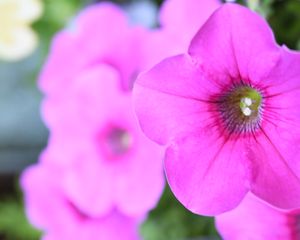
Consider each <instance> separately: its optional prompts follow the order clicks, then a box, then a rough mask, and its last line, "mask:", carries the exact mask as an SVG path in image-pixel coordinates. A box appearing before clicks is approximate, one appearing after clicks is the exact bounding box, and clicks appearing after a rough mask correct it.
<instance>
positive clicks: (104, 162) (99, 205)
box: [43, 64, 164, 215]
mask: <svg viewBox="0 0 300 240" xmlns="http://www.w3.org/2000/svg"><path fill="white" fill-rule="evenodd" d="M43 111H44V118H45V119H46V120H47V121H48V123H49V126H51V127H50V130H51V136H50V140H49V145H48V149H47V150H46V153H45V154H47V155H48V157H47V161H50V162H57V164H60V165H61V166H64V167H65V168H66V173H65V174H66V181H65V182H63V183H62V184H65V191H66V194H68V195H69V196H70V197H71V198H72V199H73V201H74V203H76V205H78V206H81V208H82V209H84V210H85V211H86V212H89V213H90V214H96V215H98V214H100V213H105V212H107V211H110V210H111V209H112V208H114V207H116V206H117V207H118V208H119V209H120V210H121V211H122V212H123V213H126V214H129V215H139V214H141V213H145V212H147V211H149V210H150V209H152V208H153V207H155V206H156V203H157V202H158V200H159V198H160V194H161V192H162V190H163V187H164V176H163V164H162V159H163V151H162V148H161V147H160V146H158V145H157V144H156V143H154V142H152V141H150V140H149V139H148V138H146V137H145V136H144V135H143V133H142V132H141V130H140V129H139V126H138V123H137V121H136V118H135V116H134V112H133V109H132V105H131V92H128V91H123V90H122V88H121V81H120V76H119V75H118V72H117V71H116V70H115V69H114V68H112V67H110V66H108V65H100V64H99V65H97V66H93V67H90V68H88V69H86V70H85V71H82V72H81V73H80V74H78V76H77V77H76V78H75V77H74V79H73V85H72V86H69V88H68V89H66V90H65V93H64V97H63V98H58V101H54V100H48V101H47V100H46V101H45V103H44V107H43Z"/></svg>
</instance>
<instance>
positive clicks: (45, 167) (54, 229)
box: [21, 163, 142, 240]
mask: <svg viewBox="0 0 300 240" xmlns="http://www.w3.org/2000/svg"><path fill="white" fill-rule="evenodd" d="M63 178H64V173H63V171H62V169H61V168H59V167H57V166H55V164H45V163H43V164H39V165H36V166H34V167H31V168H29V169H27V170H26V171H25V172H24V174H23V175H22V178H21V186H22V188H23V190H25V192H26V195H25V202H26V206H27V208H26V211H27V214H28V216H29V219H30V221H31V223H32V224H33V225H35V226H37V227H39V228H40V229H42V230H44V231H45V232H46V235H45V236H44V237H43V239H52V240H58V239H66V240H67V239H76V240H87V239H103V240H104V239H111V240H114V239H116V240H117V239H124V240H125V239H126V240H135V239H139V237H138V225H139V223H140V221H141V220H142V218H131V217H128V216H125V215H123V214H122V213H120V212H119V210H117V209H113V210H111V211H109V212H108V213H106V214H104V215H98V216H97V215H93V216H91V215H89V214H88V213H86V212H84V211H83V210H82V209H80V208H78V206H77V205H76V204H74V202H73V199H72V198H69V197H68V196H66V194H65V191H64V189H63V188H62V185H61V181H62V180H63ZM116 229H118V230H117V231H116Z"/></svg>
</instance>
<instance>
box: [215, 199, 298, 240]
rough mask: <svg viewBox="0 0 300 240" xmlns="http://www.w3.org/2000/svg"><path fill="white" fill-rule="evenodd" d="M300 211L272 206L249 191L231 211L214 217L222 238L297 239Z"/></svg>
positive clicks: (235, 239) (236, 239) (237, 239)
mask: <svg viewBox="0 0 300 240" xmlns="http://www.w3.org/2000/svg"><path fill="white" fill-rule="evenodd" d="M298 214H299V212H298V213H297V212H295V213H294V212H284V211H282V210H280V209H275V208H273V207H271V206H269V205H268V204H267V203H265V202H263V201H262V200H261V199H258V198H256V197H255V196H253V195H252V194H249V195H247V196H246V197H245V199H244V200H243V201H242V203H241V204H240V205H239V206H238V207H237V208H235V209H233V210H232V211H230V212H226V213H224V214H221V215H218V216H216V218H215V219H216V227H217V229H218V231H219V233H220V234H221V236H222V239H225V240H227V239H228V240H239V239H256V240H264V239H273V240H280V239H298V238H299V236H300V235H299V227H298V226H297V225H299V224H298V223H297V222H298V218H299V216H298Z"/></svg>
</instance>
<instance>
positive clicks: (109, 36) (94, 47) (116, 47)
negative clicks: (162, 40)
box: [39, 2, 145, 96]
mask: <svg viewBox="0 0 300 240" xmlns="http://www.w3.org/2000/svg"><path fill="white" fill-rule="evenodd" d="M144 32H145V29H143V28H142V27H141V26H137V25H136V26H131V25H130V23H129V20H128V18H127V16H126V14H125V13H124V12H123V11H122V9H120V8H119V7H118V6H117V5H114V4H112V3H109V2H104V3H99V4H94V5H91V6H90V7H88V8H86V9H84V10H83V11H82V12H81V13H80V14H79V16H78V17H77V18H75V20H74V22H73V23H72V24H71V26H70V27H69V28H67V29H65V30H63V31H61V32H60V33H59V34H57V36H56V37H55V39H54V42H53V44H52V46H51V49H50V55H49V57H48V59H47V62H46V64H45V66H44V68H43V71H42V73H41V76H40V81H39V86H40V88H41V90H42V91H43V92H44V93H46V94H47V95H49V96H50V95H55V96H57V95H59V94H63V93H64V89H65V88H66V87H68V85H69V84H72V79H73V77H74V76H76V75H77V74H78V73H80V72H82V71H83V70H85V69H86V68H89V67H91V66H93V65H97V64H101V63H106V64H110V65H111V66H113V67H115V68H116V69H118V71H119V74H120V76H121V78H122V84H123V88H124V89H125V90H127V89H129V88H131V86H130V85H132V82H131V81H133V80H134V79H135V77H136V75H137V73H138V72H139V71H140V68H141V64H142V62H143V57H142V56H141V52H142V51H141V47H142V44H143V41H142V40H143V36H144Z"/></svg>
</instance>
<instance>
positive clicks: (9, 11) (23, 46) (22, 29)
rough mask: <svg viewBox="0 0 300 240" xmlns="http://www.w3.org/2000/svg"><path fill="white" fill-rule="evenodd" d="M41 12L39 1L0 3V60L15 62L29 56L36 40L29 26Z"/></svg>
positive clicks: (7, 1)
mask: <svg viewBox="0 0 300 240" xmlns="http://www.w3.org/2000/svg"><path fill="white" fill-rule="evenodd" d="M42 10H43V5H42V2H41V1H40V0H4V1H1V2H0V14H1V23H0V29H1V32H0V58H1V59H3V60H8V61H16V60H19V59H21V58H24V57H26V56H28V55H29V54H31V53H32V52H33V50H34V49H35V48H36V46H37V43H38V39H37V36H36V34H35V32H34V31H33V30H32V29H31V28H30V24H31V23H32V22H33V21H35V20H37V19H38V18H39V17H40V16H41V14H42Z"/></svg>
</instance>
